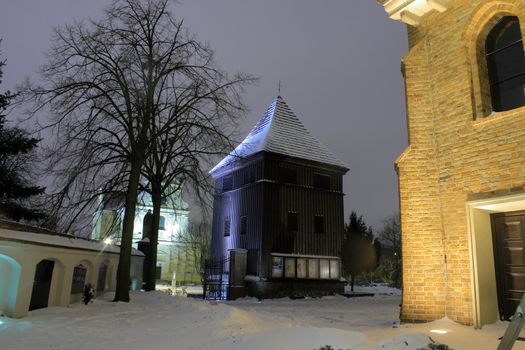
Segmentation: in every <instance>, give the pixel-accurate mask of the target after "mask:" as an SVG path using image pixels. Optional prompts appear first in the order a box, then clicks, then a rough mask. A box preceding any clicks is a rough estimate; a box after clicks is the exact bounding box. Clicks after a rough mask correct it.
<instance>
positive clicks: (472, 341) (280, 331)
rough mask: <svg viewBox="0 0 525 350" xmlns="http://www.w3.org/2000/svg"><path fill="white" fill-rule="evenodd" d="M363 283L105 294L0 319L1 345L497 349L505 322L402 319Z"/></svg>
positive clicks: (80, 349) (389, 297)
mask: <svg viewBox="0 0 525 350" xmlns="http://www.w3.org/2000/svg"><path fill="white" fill-rule="evenodd" d="M367 288H371V289H372V290H373V291H374V293H375V296H374V297H359V298H345V297H343V296H331V297H323V298H320V299H313V298H306V299H299V300H291V299H289V298H282V299H271V300H268V299H267V300H262V301H259V300H257V299H255V298H242V299H240V300H237V301H229V302H208V301H203V300H200V299H193V298H187V297H184V296H169V295H168V294H166V293H163V292H149V293H145V292H134V293H132V295H131V302H130V303H113V302H111V301H110V300H111V298H112V297H113V295H112V293H107V294H105V295H104V296H102V297H99V298H98V299H96V300H95V302H94V303H93V304H90V305H83V304H74V305H71V306H70V307H69V308H59V307H51V308H47V309H40V310H35V311H31V312H30V313H29V316H28V317H26V318H24V319H10V318H6V317H0V348H1V349H2V350H5V349H13V350H15V349H16V350H18V349H27V350H32V349H49V348H53V349H75V350H88V349H89V350H93V349H115V350H124V349H126V350H129V349H151V350H154V349H155V350H157V349H159V350H163V349H170V350H171V349H176V350H181V349H182V350H184V349H189V350H197V349H199V350H200V349H214V350H215V349H217V350H241V349H249V350H269V349H272V350H279V349H283V350H284V349H286V350H295V349H297V350H299V349H301V350H313V349H315V348H319V347H320V346H323V345H331V346H332V347H333V348H334V349H339V348H340V349H352V350H385V349H386V350H398V349H403V350H410V349H413V350H416V349H419V348H422V347H424V346H426V345H427V344H428V343H429V342H431V341H432V339H433V340H434V341H436V342H440V343H444V344H447V345H449V346H450V347H451V348H453V349H455V350H468V349H476V350H481V349H495V348H496V347H497V345H498V338H499V337H500V336H502V335H503V333H504V331H505V327H506V326H507V325H508V323H505V322H498V323H496V324H493V325H489V326H485V327H484V328H483V329H482V330H475V329H474V328H473V327H468V326H462V325H459V324H456V323H454V322H452V321H451V320H449V319H446V318H444V319H442V320H438V321H435V322H431V323H426V324H401V325H400V324H399V320H398V316H399V303H400V296H399V292H397V293H392V291H391V290H389V289H388V288H387V287H385V286H375V287H367ZM367 291H369V290H367ZM432 331H434V332H432ZM435 331H439V332H440V333H435ZM513 349H515V350H520V349H521V350H523V349H525V343H524V342H517V343H516V345H515V346H514V348H513Z"/></svg>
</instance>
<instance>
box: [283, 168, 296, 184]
mask: <svg viewBox="0 0 525 350" xmlns="http://www.w3.org/2000/svg"><path fill="white" fill-rule="evenodd" d="M279 181H280V182H282V183H287V184H294V185H295V184H297V170H296V169H291V168H283V167H281V168H279Z"/></svg>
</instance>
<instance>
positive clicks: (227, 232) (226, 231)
mask: <svg viewBox="0 0 525 350" xmlns="http://www.w3.org/2000/svg"><path fill="white" fill-rule="evenodd" d="M230 226H231V220H230V217H229V216H227V217H225V218H224V237H228V236H229V235H230Z"/></svg>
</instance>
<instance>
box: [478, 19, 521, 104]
mask: <svg viewBox="0 0 525 350" xmlns="http://www.w3.org/2000/svg"><path fill="white" fill-rule="evenodd" d="M485 54H486V58H487V69H488V78H489V83H490V94H491V98H492V110H493V111H495V112H501V111H508V110H511V109H514V108H518V107H521V106H524V105H525V92H524V88H525V56H524V53H523V37H522V35H521V30H520V23H519V20H518V18H517V17H515V16H505V17H503V18H502V19H501V20H500V21H499V22H498V23H497V24H496V25H495V26H494V28H492V30H491V31H490V33H489V34H488V36H487V41H486V43H485Z"/></svg>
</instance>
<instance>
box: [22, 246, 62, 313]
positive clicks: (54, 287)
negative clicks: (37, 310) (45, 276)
mask: <svg viewBox="0 0 525 350" xmlns="http://www.w3.org/2000/svg"><path fill="white" fill-rule="evenodd" d="M43 261H52V262H53V263H54V266H53V268H52V274H51V282H50V286H49V295H48V300H47V306H58V305H62V302H61V300H62V299H61V298H62V296H63V281H64V275H65V264H64V263H63V262H62V261H61V260H60V259H57V258H56V257H49V256H48V257H44V258H42V259H40V260H38V261H36V262H35V267H38V264H40V263H42V262H43ZM36 274H37V271H36V270H35V275H34V276H35V277H36ZM35 288H36V284H35V278H34V279H33V285H32V289H33V292H32V293H31V294H32V295H31V301H32V299H33V294H34V291H35ZM29 309H32V308H31V302H30V307H29Z"/></svg>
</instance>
